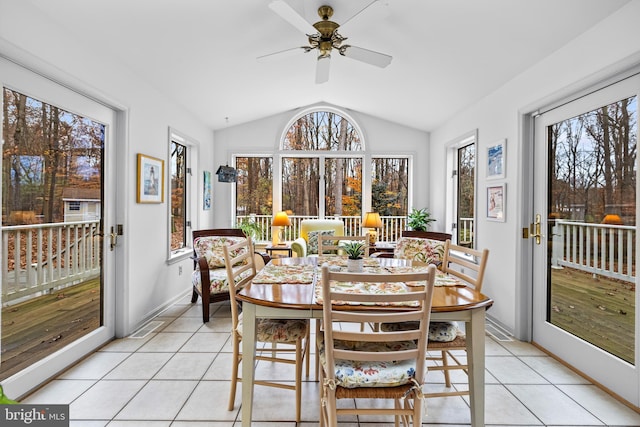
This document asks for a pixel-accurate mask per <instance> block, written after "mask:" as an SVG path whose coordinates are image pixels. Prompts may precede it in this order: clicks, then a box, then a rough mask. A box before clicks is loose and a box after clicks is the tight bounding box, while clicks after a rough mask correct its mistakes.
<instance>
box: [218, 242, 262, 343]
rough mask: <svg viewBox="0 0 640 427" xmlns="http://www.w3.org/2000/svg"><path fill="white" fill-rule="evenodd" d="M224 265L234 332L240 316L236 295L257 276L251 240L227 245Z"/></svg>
mask: <svg viewBox="0 0 640 427" xmlns="http://www.w3.org/2000/svg"><path fill="white" fill-rule="evenodd" d="M222 249H223V252H224V263H225V268H226V270H227V282H228V283H229V297H230V300H231V320H232V330H234V331H235V330H236V328H237V327H238V317H239V315H240V312H239V308H238V303H237V301H236V294H237V293H238V292H239V291H240V290H242V288H244V287H245V286H247V285H248V284H249V283H251V280H252V279H253V278H254V277H255V276H256V265H255V260H254V253H253V243H252V242H251V238H250V237H247V239H246V240H243V241H240V242H239V243H236V244H233V245H225V246H224V247H223V248H222Z"/></svg>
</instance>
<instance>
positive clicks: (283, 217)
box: [271, 211, 291, 227]
mask: <svg viewBox="0 0 640 427" xmlns="http://www.w3.org/2000/svg"><path fill="white" fill-rule="evenodd" d="M271 225H273V226H276V227H284V226H287V225H291V220H290V219H289V217H288V216H287V213H286V212H284V211H280V212H278V213H277V214H275V216H274V217H273V221H272V222H271Z"/></svg>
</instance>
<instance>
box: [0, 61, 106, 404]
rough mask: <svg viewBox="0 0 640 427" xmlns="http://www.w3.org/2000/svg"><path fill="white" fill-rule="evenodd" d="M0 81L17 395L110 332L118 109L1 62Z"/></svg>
mask: <svg viewBox="0 0 640 427" xmlns="http://www.w3.org/2000/svg"><path fill="white" fill-rule="evenodd" d="M0 82H1V83H2V92H3V98H2V107H3V126H2V132H3V133H2V137H3V158H2V175H1V176H2V178H1V183H2V198H1V199H0V200H1V202H2V203H1V204H2V224H1V225H2V248H1V249H0V254H1V261H2V263H1V265H2V294H1V297H0V303H1V306H2V311H1V317H0V319H1V326H0V349H1V356H0V381H2V384H3V387H4V390H5V392H6V393H7V395H8V396H11V397H14V398H17V397H19V396H21V395H23V394H25V393H27V392H28V391H29V390H31V389H33V388H34V387H36V386H38V385H39V384H40V383H42V382H43V381H45V380H46V379H48V378H50V377H51V376H52V375H55V374H56V373H57V372H59V371H61V370H62V369H64V368H65V367H67V366H69V365H71V364H72V363H73V362H75V361H76V360H78V359H79V358H82V357H83V356H85V355H86V354H88V353H89V352H91V351H93V350H94V349H95V348H97V347H98V346H100V345H101V344H103V343H105V342H107V341H108V340H109V339H111V338H112V337H113V336H114V330H115V327H114V320H115V290H114V285H113V283H114V270H115V261H114V256H113V249H114V248H113V247H111V245H110V243H111V242H110V240H109V239H104V238H103V236H104V235H105V234H107V233H108V232H111V227H112V226H114V222H115V205H116V204H115V191H116V185H115V177H114V176H113V174H109V173H108V171H109V167H110V166H112V165H114V164H115V162H114V161H113V159H114V150H113V149H112V148H113V145H112V144H113V141H114V140H115V137H114V130H115V123H116V113H115V111H113V110H112V109H110V108H108V107H105V106H104V105H102V104H99V103H97V102H95V101H93V100H91V99H89V98H87V97H84V96H82V95H80V94H78V93H77V92H74V91H71V90H69V89H67V88H64V87H62V86H60V85H58V84H56V83H54V82H52V81H50V80H48V79H46V78H43V77H42V76H39V75H37V74H34V73H32V72H30V71H28V70H26V69H24V68H21V67H20V66H18V65H16V64H13V63H10V62H8V61H5V60H3V59H0ZM105 227H108V228H109V230H108V231H107V232H105Z"/></svg>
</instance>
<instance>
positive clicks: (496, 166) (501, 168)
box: [487, 139, 507, 179]
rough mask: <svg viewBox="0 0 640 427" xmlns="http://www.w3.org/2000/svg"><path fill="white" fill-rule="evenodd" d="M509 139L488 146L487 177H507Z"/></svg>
mask: <svg viewBox="0 0 640 427" xmlns="http://www.w3.org/2000/svg"><path fill="white" fill-rule="evenodd" d="M506 149H507V140H506V139H503V140H501V141H498V142H496V143H495V144H492V145H490V146H489V147H488V148H487V179H499V178H504V177H505V166H506V163H505V156H506Z"/></svg>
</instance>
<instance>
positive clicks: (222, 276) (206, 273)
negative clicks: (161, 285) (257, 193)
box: [191, 228, 246, 323]
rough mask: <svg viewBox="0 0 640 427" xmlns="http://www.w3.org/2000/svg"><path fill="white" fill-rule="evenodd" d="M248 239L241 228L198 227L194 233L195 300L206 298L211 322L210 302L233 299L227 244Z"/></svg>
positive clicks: (205, 310) (206, 316)
mask: <svg viewBox="0 0 640 427" xmlns="http://www.w3.org/2000/svg"><path fill="white" fill-rule="evenodd" d="M244 240H246V237H245V235H244V233H243V232H242V230H241V229H239V228H220V229H212V230H196V231H194V232H193V260H194V271H193V274H192V275H191V283H192V284H193V294H192V296H191V302H192V303H195V302H196V301H198V295H200V296H201V297H202V321H203V322H204V323H206V322H208V321H209V304H210V303H212V302H219V301H226V300H229V283H228V282H227V270H226V269H225V262H224V251H223V246H224V245H233V244H235V243H238V242H240V241H244Z"/></svg>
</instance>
